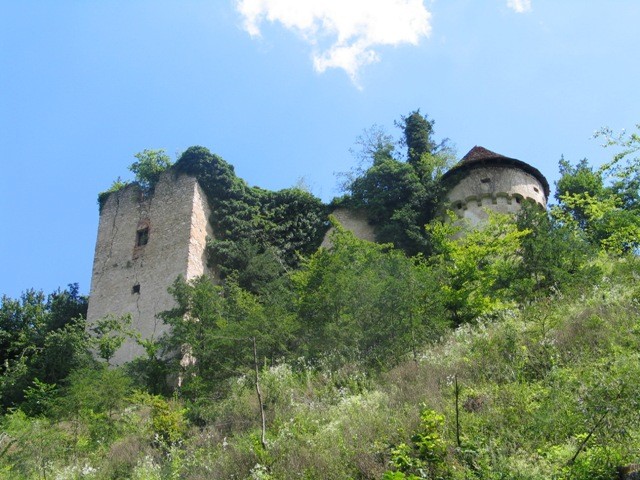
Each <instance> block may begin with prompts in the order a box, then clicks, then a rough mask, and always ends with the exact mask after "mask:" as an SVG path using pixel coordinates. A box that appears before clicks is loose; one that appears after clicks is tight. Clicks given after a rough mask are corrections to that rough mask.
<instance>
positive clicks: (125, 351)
mask: <svg viewBox="0 0 640 480" xmlns="http://www.w3.org/2000/svg"><path fill="white" fill-rule="evenodd" d="M209 213H210V212H209V207H208V204H207V201H206V197H205V195H204V193H203V192H202V190H201V188H200V186H199V185H198V182H197V181H196V179H195V178H193V177H189V176H186V175H178V176H176V175H175V174H174V173H173V172H167V173H165V174H163V176H162V177H161V179H160V181H159V182H158V184H157V185H156V187H155V191H154V192H153V194H151V195H149V196H145V194H144V193H143V192H142V191H141V190H140V188H139V187H138V186H137V185H129V186H127V187H126V188H124V189H123V190H120V191H118V192H115V193H112V194H111V195H110V196H109V198H108V199H107V201H106V203H105V204H104V206H103V208H102V211H101V213H100V224H99V227H98V239H97V241H96V249H95V256H94V262H93V272H92V278H91V293H90V300H89V311H88V314H87V319H88V322H89V324H91V323H93V322H96V321H97V320H99V319H101V318H103V317H105V316H107V315H116V316H121V315H125V314H130V315H131V318H132V327H133V328H134V329H135V330H136V331H138V332H139V333H140V334H141V336H142V338H145V339H146V338H158V337H159V336H160V335H161V334H162V333H163V332H165V331H166V328H167V327H166V326H165V325H164V324H163V322H162V321H161V320H160V319H158V318H157V314H158V313H160V312H162V311H165V310H168V309H171V308H172V307H174V306H175V303H174V300H173V297H172V296H171V295H170V294H169V293H168V291H167V289H168V288H169V287H170V286H171V284H172V283H173V282H174V281H175V279H176V278H177V277H178V276H182V277H184V278H186V279H191V278H194V277H197V276H200V275H203V274H210V275H213V272H210V271H209V270H208V268H207V266H206V265H207V259H206V251H205V250H206V248H205V247H206V239H207V236H210V237H212V236H213V231H212V230H211V228H210V226H209V223H208V218H209ZM143 353H144V352H143V351H142V348H141V347H140V346H138V345H137V344H136V343H135V342H134V341H128V342H127V343H126V344H125V345H124V346H123V347H122V348H120V350H119V351H118V352H117V353H116V355H115V357H114V358H113V361H112V363H113V364H115V365H119V364H122V363H125V362H128V361H131V360H133V359H134V358H135V357H137V356H139V355H141V354H143Z"/></svg>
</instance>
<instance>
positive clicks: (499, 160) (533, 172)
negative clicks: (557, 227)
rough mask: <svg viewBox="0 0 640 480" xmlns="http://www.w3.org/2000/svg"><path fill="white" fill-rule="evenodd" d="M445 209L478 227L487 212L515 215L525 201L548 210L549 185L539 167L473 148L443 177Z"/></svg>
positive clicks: (482, 148) (479, 148)
mask: <svg viewBox="0 0 640 480" xmlns="http://www.w3.org/2000/svg"><path fill="white" fill-rule="evenodd" d="M442 180H443V182H445V185H446V186H447V189H448V193H447V203H446V207H447V208H448V209H450V210H452V211H454V212H455V213H456V214H457V215H458V216H459V217H461V218H464V219H466V220H468V221H469V223H470V224H471V225H476V224H478V223H480V222H482V221H483V220H486V218H487V216H488V214H487V210H491V211H495V212H499V213H516V212H517V211H518V210H520V208H521V207H522V203H523V202H525V201H529V202H534V203H537V204H539V205H540V206H541V207H543V208H546V206H547V199H548V198H549V182H547V179H546V178H545V177H544V175H542V173H540V171H539V170H538V169H537V168H534V167H532V166H531V165H529V164H528V163H525V162H523V161H521V160H516V159H515V158H509V157H505V156H504V155H500V154H498V153H495V152H492V151H490V150H487V149H486V148H484V147H478V146H476V147H473V148H472V149H471V150H470V151H469V153H467V154H466V155H465V156H464V157H463V158H462V160H460V162H459V163H458V164H457V165H456V166H454V167H453V168H452V169H451V170H449V171H448V172H447V173H445V174H444V175H443V177H442Z"/></svg>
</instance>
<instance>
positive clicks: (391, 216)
mask: <svg viewBox="0 0 640 480" xmlns="http://www.w3.org/2000/svg"><path fill="white" fill-rule="evenodd" d="M396 125H397V126H398V127H400V128H401V129H402V131H403V137H402V139H401V140H400V141H397V142H394V140H393V138H392V137H391V136H390V135H387V134H386V133H385V132H384V130H382V129H381V128H380V127H373V128H372V129H370V130H367V131H365V134H363V135H362V136H361V137H359V138H358V140H357V144H358V145H359V146H360V147H361V148H360V152H359V153H358V157H359V158H360V161H361V164H362V165H366V164H368V165H369V166H368V167H367V168H363V167H360V168H359V170H357V171H356V172H355V173H354V174H352V175H351V176H350V178H349V181H348V182H347V183H346V185H345V189H346V190H347V191H348V192H349V197H348V199H347V200H346V201H347V203H350V204H351V205H353V206H354V207H356V208H361V209H364V210H365V211H366V212H367V215H368V218H369V221H370V222H371V223H372V224H373V225H374V226H375V228H376V236H377V238H378V240H379V241H381V242H392V243H393V244H394V245H395V246H396V247H397V248H401V249H403V250H404V251H405V252H406V253H407V254H409V255H414V254H416V253H419V252H429V251H430V245H429V243H428V237H427V236H426V235H425V232H424V225H425V224H426V223H428V222H429V221H430V220H431V219H433V218H434V217H435V215H436V213H437V211H438V208H439V205H440V202H441V199H442V197H443V194H444V189H443V186H442V185H441V182H440V177H441V176H442V174H443V173H444V172H445V171H446V169H447V168H448V166H450V164H451V163H452V160H453V155H452V151H451V149H449V148H448V146H447V141H446V140H444V141H442V142H440V143H436V142H435V141H434V140H433V125H434V122H433V120H429V119H428V118H427V116H426V115H425V116H423V115H421V114H420V112H419V110H417V111H414V112H411V113H410V114H409V115H408V116H406V117H404V116H403V117H401V121H399V122H396ZM403 145H404V146H406V147H407V154H406V159H407V161H406V162H404V161H402V160H401V159H400V158H399V156H398V155H396V151H397V150H398V149H397V148H396V146H403Z"/></svg>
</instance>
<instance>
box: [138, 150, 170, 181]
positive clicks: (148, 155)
mask: <svg viewBox="0 0 640 480" xmlns="http://www.w3.org/2000/svg"><path fill="white" fill-rule="evenodd" d="M134 157H136V159H137V161H136V162H133V163H132V164H131V165H130V166H129V170H130V171H131V172H132V173H133V174H134V175H135V179H136V182H138V185H140V187H141V188H142V189H143V190H153V188H154V187H155V185H156V183H158V180H160V175H161V174H162V172H164V171H165V170H167V169H168V168H169V167H170V166H171V159H170V158H169V156H168V155H167V154H165V153H164V150H162V149H160V150H146V149H145V150H143V151H142V152H139V153H136V154H135V155H134Z"/></svg>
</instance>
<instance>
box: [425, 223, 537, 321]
mask: <svg viewBox="0 0 640 480" xmlns="http://www.w3.org/2000/svg"><path fill="white" fill-rule="evenodd" d="M459 229H460V227H456V226H455V225H453V223H451V222H450V221H449V222H447V221H435V222H432V223H431V224H430V225H428V227H427V230H428V233H429V234H430V236H431V239H432V242H433V243H434V246H435V251H436V252H437V253H436V255H434V256H433V257H432V258H431V260H430V261H431V262H432V264H433V265H434V269H435V271H437V272H438V274H439V277H440V283H441V285H442V291H443V294H444V297H445V300H444V302H445V305H446V308H447V310H448V311H449V314H450V316H451V319H452V321H453V322H454V324H456V325H460V324H461V323H465V322H469V321H471V320H473V319H475V318H477V317H480V316H491V315H494V314H496V313H497V312H498V311H500V310H504V309H505V308H508V307H509V306H513V305H514V299H513V298H512V296H511V290H510V288H511V282H512V281H513V280H514V279H515V278H516V277H517V275H518V272H519V271H520V268H521V264H522V255H521V248H522V241H523V238H525V237H526V236H527V235H529V234H530V230H526V229H525V230H519V229H518V227H517V225H516V223H515V222H514V220H513V218H512V217H511V216H509V215H501V214H493V213H492V214H491V215H489V219H488V221H487V223H486V224H485V225H482V226H480V227H478V228H475V229H471V230H466V231H464V235H462V236H459V238H456V232H459Z"/></svg>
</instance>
